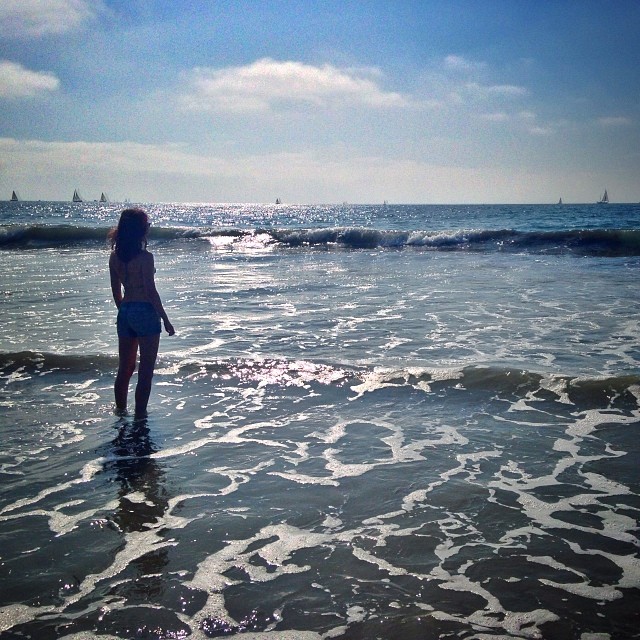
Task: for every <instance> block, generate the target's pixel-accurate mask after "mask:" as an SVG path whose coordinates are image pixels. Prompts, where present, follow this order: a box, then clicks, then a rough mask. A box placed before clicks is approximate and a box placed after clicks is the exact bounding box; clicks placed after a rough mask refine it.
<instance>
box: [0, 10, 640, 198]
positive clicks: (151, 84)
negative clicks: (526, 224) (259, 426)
mask: <svg viewBox="0 0 640 640" xmlns="http://www.w3.org/2000/svg"><path fill="white" fill-rule="evenodd" d="M639 34H640V0H614V1H607V0H359V1H353V0H337V1H334V0H209V1H205V0H201V1H196V0H180V1H179V2H172V1H168V0H0V199H8V198H9V197H10V195H11V191H12V190H16V191H18V192H19V194H20V196H21V197H22V198H23V199H24V200H70V198H71V195H72V193H73V190H74V189H78V190H79V191H80V192H81V194H82V196H83V197H84V198H85V199H91V200H92V199H97V198H99V197H100V194H101V193H102V192H105V193H107V194H108V195H109V197H110V198H111V199H112V200H113V201H122V200H124V199H129V200H131V201H132V202H273V201H275V199H276V198H280V199H281V200H282V201H283V202H285V203H306V204H320V203H342V202H349V203H381V202H382V201H384V200H387V201H389V202H390V203H398V204H399V203H407V204H410V203H422V204H467V203H469V204H475V203H478V204H480V203H487V204H490V203H514V204H517V203H554V202H557V201H558V198H560V197H562V199H563V201H564V202H568V203H569V202H580V203H582V202H594V201H595V200H597V199H598V198H599V197H600V196H601V194H602V192H603V190H604V189H605V188H606V189H608V192H609V195H610V198H611V200H612V201H616V202H638V201H640V35H639Z"/></svg>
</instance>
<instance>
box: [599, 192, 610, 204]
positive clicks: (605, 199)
mask: <svg viewBox="0 0 640 640" xmlns="http://www.w3.org/2000/svg"><path fill="white" fill-rule="evenodd" d="M598 204H609V194H608V193H607V190H606V189H605V190H604V193H603V194H602V198H600V200H598Z"/></svg>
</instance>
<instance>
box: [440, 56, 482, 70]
mask: <svg viewBox="0 0 640 640" xmlns="http://www.w3.org/2000/svg"><path fill="white" fill-rule="evenodd" d="M444 64H445V67H447V69H452V70H454V71H477V70H478V69H483V68H484V67H485V66H486V65H485V63H484V62H475V61H473V60H468V59H467V58H463V57H462V56H456V55H448V56H447V57H446V58H445V59H444Z"/></svg>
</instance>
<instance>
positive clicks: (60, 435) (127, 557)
mask: <svg viewBox="0 0 640 640" xmlns="http://www.w3.org/2000/svg"><path fill="white" fill-rule="evenodd" d="M124 206H125V205H122V204H115V203H114V204H108V203H107V204H101V203H97V202H90V203H79V204H72V203H62V202H18V203H11V202H2V203H0V274H1V275H0V278H1V280H0V282H1V286H0V294H1V295H0V305H1V315H0V318H1V322H2V324H1V326H2V331H1V332H0V389H1V395H0V404H1V405H2V411H1V413H0V434H1V436H2V443H3V444H2V447H1V450H0V479H1V484H0V487H1V489H0V491H1V493H0V636H1V637H2V638H3V639H4V638H8V639H18V638H21V639H22V638H36V639H38V640H47V639H49V638H69V639H74V640H79V639H80V638H88V637H95V636H99V637H101V638H153V639H156V638H157V639H164V638H193V639H195V640H199V639H203V638H215V637H228V636H235V635H238V636H239V637H240V638H244V639H246V640H252V639H267V638H268V639H269V640H271V639H272V638H273V639H283V640H294V639H295V640H324V639H327V640H328V639H341V638H342V639H362V640H372V639H377V638H379V639H384V640H386V639H396V638H397V639H401V640H418V639H419V640H425V639H427V640H430V639H440V638H474V639H488V638H544V639H562V640H566V639H572V638H575V639H579V640H605V639H617V638H634V637H635V638H638V637H640V631H639V630H640V558H639V542H638V538H639V536H638V517H639V515H640V474H639V473H638V471H639V465H640V455H639V454H640V371H639V366H640V289H639V287H638V275H639V273H640V205H632V204H609V205H596V204H591V205H561V206H560V205H528V206H524V205H513V206H510V205H503V206H494V205H491V206H490V205H486V206H435V205H429V206H413V205H403V206H396V205H393V204H388V205H376V206H374V205H369V206H364V205H349V204H346V203H345V204H342V205H336V206H303V205H287V204H282V205H250V204H247V205H241V204H234V205H218V204H211V205H209V204H145V205H142V206H143V207H144V208H145V209H146V210H147V211H148V213H149V215H150V217H151V220H152V225H153V226H152V229H151V235H150V246H149V249H150V250H151V251H152V252H153V253H154V256H155V260H156V267H157V274H156V282H157V286H158V289H159V291H160V293H161V296H162V299H163V302H164V306H165V309H166V310H167V312H168V315H169V317H170V319H171V321H172V322H173V324H174V326H175V328H176V335H175V336H173V337H168V336H166V334H165V335H163V337H162V339H161V343H160V355H159V360H158V366H157V370H156V375H155V378H154V387H153V390H152V394H151V400H150V404H149V417H148V418H147V419H145V420H135V419H134V418H133V417H130V416H116V415H115V414H114V412H113V381H114V376H115V370H116V367H117V338H116V333H115V317H116V313H115V306H114V304H113V301H112V300H111V292H110V288H109V277H108V267H107V260H108V256H109V250H108V247H107V244H106V234H107V231H108V229H109V228H110V227H111V226H113V225H115V224H116V222H117V219H118V216H119V212H120V211H121V210H122V208H123V207H124ZM134 381H135V377H134ZM131 402H132V393H131V394H130V403H131Z"/></svg>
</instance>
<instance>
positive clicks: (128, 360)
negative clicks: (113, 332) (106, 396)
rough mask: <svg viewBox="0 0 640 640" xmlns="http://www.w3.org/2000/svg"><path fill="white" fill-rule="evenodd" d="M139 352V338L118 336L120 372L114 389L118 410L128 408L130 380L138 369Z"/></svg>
mask: <svg viewBox="0 0 640 640" xmlns="http://www.w3.org/2000/svg"><path fill="white" fill-rule="evenodd" d="M137 353H138V338H126V337H122V336H120V337H119V338H118V356H119V363H118V374H117V375H116V382H115V384H114V386H113V391H114V394H115V397H116V410H117V411H126V410H127V395H128V393H129V380H131V376H132V375H133V372H134V371H135V369H136V355H137Z"/></svg>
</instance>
